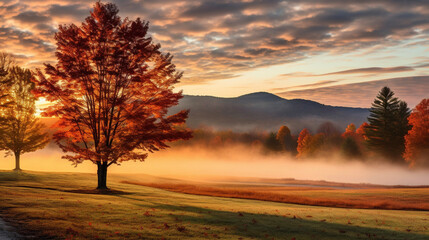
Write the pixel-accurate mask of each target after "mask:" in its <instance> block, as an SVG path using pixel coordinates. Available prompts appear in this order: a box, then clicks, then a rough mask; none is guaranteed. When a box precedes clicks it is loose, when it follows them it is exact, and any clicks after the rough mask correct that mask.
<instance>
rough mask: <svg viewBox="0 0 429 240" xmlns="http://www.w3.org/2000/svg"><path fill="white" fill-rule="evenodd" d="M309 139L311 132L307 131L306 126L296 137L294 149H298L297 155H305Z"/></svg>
mask: <svg viewBox="0 0 429 240" xmlns="http://www.w3.org/2000/svg"><path fill="white" fill-rule="evenodd" d="M310 141H311V134H310V132H309V131H308V129H307V128H304V129H303V130H302V131H301V132H300V133H299V137H298V147H297V148H296V150H297V151H298V155H297V157H299V158H300V157H305V156H306V148H307V147H308V145H309V144H310Z"/></svg>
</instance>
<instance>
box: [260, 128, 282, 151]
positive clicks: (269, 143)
mask: <svg viewBox="0 0 429 240" xmlns="http://www.w3.org/2000/svg"><path fill="white" fill-rule="evenodd" d="M264 145H265V147H266V148H267V149H268V150H270V151H274V152H278V151H281V150H282V145H281V143H280V142H279V140H277V137H276V134H275V133H273V132H272V133H270V134H269V135H268V138H267V139H266V140H265V143H264Z"/></svg>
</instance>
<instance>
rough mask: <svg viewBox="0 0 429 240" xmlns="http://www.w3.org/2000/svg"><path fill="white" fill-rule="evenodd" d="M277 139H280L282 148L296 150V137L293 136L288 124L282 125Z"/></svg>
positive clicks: (288, 150) (290, 150) (289, 150)
mask: <svg viewBox="0 0 429 240" xmlns="http://www.w3.org/2000/svg"><path fill="white" fill-rule="evenodd" d="M276 139H277V141H279V143H280V145H281V147H282V150H285V151H287V152H295V150H296V139H295V140H294V138H293V137H292V134H291V132H290V129H289V128H288V127H287V126H281V127H280V128H279V130H278V131H277V135H276Z"/></svg>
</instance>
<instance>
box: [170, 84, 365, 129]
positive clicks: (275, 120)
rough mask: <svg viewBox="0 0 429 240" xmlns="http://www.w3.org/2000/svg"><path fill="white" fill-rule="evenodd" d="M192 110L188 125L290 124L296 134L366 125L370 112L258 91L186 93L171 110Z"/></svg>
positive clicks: (254, 126) (249, 126) (253, 126)
mask: <svg viewBox="0 0 429 240" xmlns="http://www.w3.org/2000/svg"><path fill="white" fill-rule="evenodd" d="M182 109H190V115H189V119H188V121H187V125H188V126H189V127H191V128H200V127H210V128H214V129H216V130H235V131H254V130H258V131H261V130H262V131H276V130H277V129H278V128H279V127H280V126H281V125H287V126H288V127H289V128H290V129H291V130H292V132H293V133H295V134H296V133H298V132H299V131H301V130H302V129H303V128H308V129H310V130H311V131H313V132H314V131H316V130H317V128H318V126H319V125H321V124H322V123H324V122H332V123H334V124H335V125H336V126H337V128H338V129H339V130H343V129H344V128H345V127H346V126H347V125H348V124H350V123H354V124H355V125H356V126H357V127H358V126H359V125H360V124H362V123H363V122H364V121H365V120H366V117H367V116H368V114H369V110H368V109H366V108H353V107H341V106H330V105H325V104H321V103H318V102H316V101H311V100H305V99H285V98H282V97H280V96H277V95H275V94H272V93H267V92H255V93H249V94H245V95H241V96H238V97H231V98H223V97H215V96H195V95H184V97H183V98H182V99H181V100H180V101H179V104H178V105H176V106H174V107H172V108H171V109H170V111H169V113H175V112H177V111H180V110H182Z"/></svg>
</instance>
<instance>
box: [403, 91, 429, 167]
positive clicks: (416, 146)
mask: <svg viewBox="0 0 429 240" xmlns="http://www.w3.org/2000/svg"><path fill="white" fill-rule="evenodd" d="M408 121H409V123H410V124H411V125H412V128H411V130H410V131H408V134H407V135H405V152H404V158H405V160H406V161H408V162H410V164H411V165H414V164H415V163H416V161H424V162H426V163H428V162H429V99H423V100H422V101H421V102H420V103H419V104H418V105H417V106H416V107H415V108H414V109H413V112H412V113H411V114H410V116H409V117H408Z"/></svg>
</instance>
